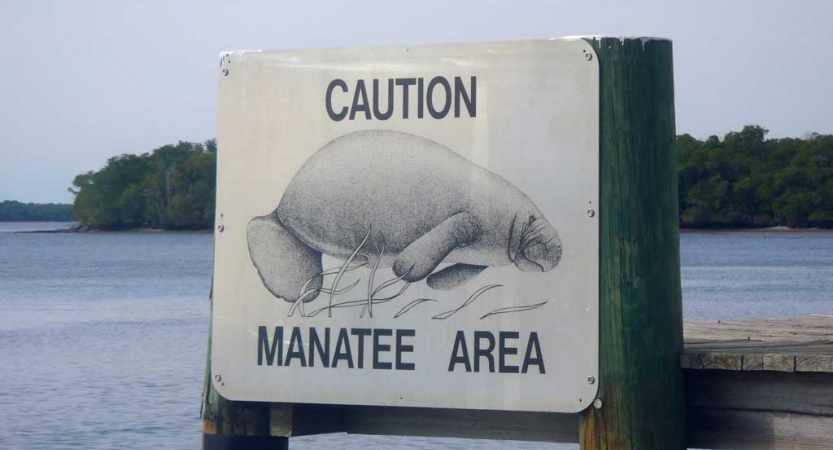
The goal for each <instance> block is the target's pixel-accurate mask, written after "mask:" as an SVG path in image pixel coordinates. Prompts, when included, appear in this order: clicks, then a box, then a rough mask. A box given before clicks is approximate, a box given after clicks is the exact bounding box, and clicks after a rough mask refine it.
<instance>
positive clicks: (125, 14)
mask: <svg viewBox="0 0 833 450" xmlns="http://www.w3.org/2000/svg"><path fill="white" fill-rule="evenodd" d="M571 35H610V36H619V35H626V36H659V37H666V38H670V39H672V41H673V43H674V72H675V91H676V113H677V132H678V133H680V134H681V133H689V134H692V135H693V136H695V137H698V138H705V137H707V136H709V135H712V134H716V135H718V136H723V135H724V134H725V133H727V132H729V131H736V130H740V129H741V128H742V127H743V126H744V125H747V124H758V125H761V126H764V127H765V128H767V129H769V130H770V134H769V136H770V137H785V136H794V137H803V136H805V135H806V134H807V133H809V132H818V133H823V134H833V88H832V87H831V84H833V83H831V80H833V50H831V48H833V45H831V44H833V1H828V0H817V1H810V0H806V1H801V0H797V1H789V0H781V1H770V0H738V1H733V0H721V1H707V0H699V1H685V0H680V1H669V0H665V1H633V0H631V1H621V0H619V1H607V0H604V1H603V0H596V1H593V2H577V1H569V2H564V1H553V0H550V1H543V0H535V1H522V0H514V1H488V0H482V1H475V0H453V1H452V0H442V1H434V0H422V1H414V0H411V1H393V0H391V1H381V0H350V1H339V0H331V1H292V2H290V1H277V0H272V1H228V0H225V1H206V0H201V1H197V0H181V1H173V0H164V1H157V0H142V1H139V0H125V1H118V0H110V1H105V0H99V1H81V0H75V1H74V0H54V1H46V0H26V1H23V0H0V201H2V200H18V201H24V202H71V201H72V195H71V194H70V193H69V192H67V188H68V187H69V186H70V184H71V182H72V179H73V178H74V177H75V175H77V174H79V173H82V172H86V171H89V170H98V169H100V168H101V167H102V166H103V165H104V164H105V163H106V161H107V158H109V157H111V156H114V155H118V154H123V153H144V152H148V151H151V150H153V149H154V148H156V147H159V146H161V145H165V144H168V143H175V142H177V141H180V140H183V141H204V140H206V139H210V138H212V137H214V136H215V133H216V116H217V115H216V107H217V82H218V80H217V77H218V72H217V69H216V68H217V61H218V55H219V53H220V52H221V51H223V50H237V49H271V48H278V49H280V48H283V49H297V48H308V47H341V46H359V45H396V44H403V45H414V44H422V43H451V42H482V41H495V40H518V39H545V38H553V37H562V36H571Z"/></svg>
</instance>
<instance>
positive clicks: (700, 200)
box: [677, 125, 833, 228]
mask: <svg viewBox="0 0 833 450" xmlns="http://www.w3.org/2000/svg"><path fill="white" fill-rule="evenodd" d="M766 134H767V130H766V129H764V128H761V127H759V126H756V125H749V126H746V127H744V128H743V130H741V131H740V132H731V133H728V134H727V135H726V136H725V137H724V138H723V139H722V140H720V139H718V137H717V136H710V137H709V138H707V139H706V140H704V141H701V140H698V139H695V138H693V137H691V136H689V135H687V134H684V135H682V136H678V137H677V176H678V180H679V206H680V225H681V226H682V227H685V228H730V227H734V228H737V227H768V226H775V225H783V226H788V227H795V228H804V227H820V228H833V135H820V134H816V133H814V134H810V135H809V136H807V137H806V138H804V139H796V138H784V139H766Z"/></svg>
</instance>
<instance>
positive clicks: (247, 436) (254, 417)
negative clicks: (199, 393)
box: [202, 295, 289, 450]
mask: <svg viewBox="0 0 833 450" xmlns="http://www.w3.org/2000/svg"><path fill="white" fill-rule="evenodd" d="M213 297H214V296H213V295H212V296H211V315H210V316H209V328H208V356H207V357H206V363H205V380H204V386H203V399H202V421H203V449H204V450H237V449H239V450H260V449H263V450H266V449H269V450H286V449H287V448H289V438H288V437H285V436H272V435H271V434H273V433H270V428H271V427H270V415H271V414H270V412H271V411H270V410H271V409H272V408H271V406H270V404H269V403H256V402H233V401H230V400H226V399H225V398H223V397H221V396H220V394H219V393H218V392H217V391H216V390H215V389H214V385H213V384H212V380H211V378H212V374H211V324H212V323H213V316H214V298H213ZM218 382H222V381H221V380H218Z"/></svg>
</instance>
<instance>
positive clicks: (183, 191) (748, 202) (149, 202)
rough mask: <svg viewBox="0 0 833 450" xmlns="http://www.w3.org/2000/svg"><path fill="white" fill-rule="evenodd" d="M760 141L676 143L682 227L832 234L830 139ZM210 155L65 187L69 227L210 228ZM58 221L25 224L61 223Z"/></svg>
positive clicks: (150, 161)
mask: <svg viewBox="0 0 833 450" xmlns="http://www.w3.org/2000/svg"><path fill="white" fill-rule="evenodd" d="M766 134H767V130H766V129H764V128H762V127H759V126H755V125H749V126H746V127H744V128H743V130H741V131H739V132H731V133H728V134H727V135H726V136H724V137H723V139H722V140H721V139H720V138H718V137H717V136H710V137H708V138H707V139H705V140H699V139H696V138H694V137H692V136H690V135H687V134H684V135H682V136H678V137H677V176H678V181H679V188H680V190H679V199H678V201H679V207H680V225H681V226H682V227H684V228H726V227H767V226H774V225H785V226H790V227H821V228H833V135H819V134H812V135H809V136H808V137H807V138H805V139H795V138H785V139H766ZM216 154H217V143H216V141H214V140H210V141H207V142H205V143H203V144H195V143H189V142H179V143H178V144H176V145H166V146H163V147H160V148H157V149H156V150H154V151H153V152H152V153H150V154H147V153H145V154H143V155H121V156H116V157H113V158H110V159H109V160H108V161H107V165H106V166H105V167H104V168H103V169H101V170H99V171H98V172H87V173H83V174H80V175H78V176H76V177H75V179H74V180H73V182H72V185H73V187H72V188H70V192H72V193H73V194H75V203H74V205H73V212H74V215H75V219H76V220H78V221H80V222H81V223H82V224H85V225H92V226H94V227H97V228H103V229H125V228H137V227H151V228H163V229H202V228H210V227H211V226H212V225H213V220H214V182H215V172H216ZM6 203H9V202H4V203H3V204H2V205H4V207H5V209H2V208H0V220H30V219H6V218H5V217H9V216H8V213H5V214H6V215H4V211H8V210H10V209H11V206H5V205H6ZM13 203H16V202H13ZM56 206H60V205H56ZM15 217H20V216H19V215H18V216H15ZM62 217H63V218H61V219H44V218H38V219H33V220H66V217H68V215H66V216H62Z"/></svg>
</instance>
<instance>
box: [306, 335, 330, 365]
mask: <svg viewBox="0 0 833 450" xmlns="http://www.w3.org/2000/svg"><path fill="white" fill-rule="evenodd" d="M316 350H317V351H318V356H320V357H321V363H322V364H323V365H324V367H330V329H329V328H324V345H323V346H322V345H321V340H320V339H319V338H318V331H316V329H315V328H313V327H310V329H309V366H310V367H314V366H315V351H316Z"/></svg>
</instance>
